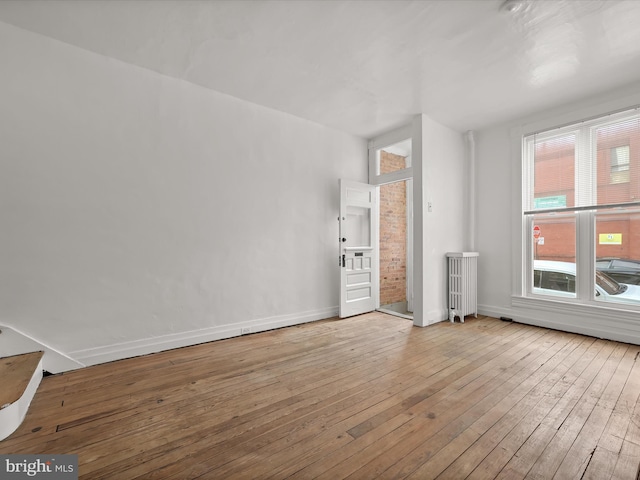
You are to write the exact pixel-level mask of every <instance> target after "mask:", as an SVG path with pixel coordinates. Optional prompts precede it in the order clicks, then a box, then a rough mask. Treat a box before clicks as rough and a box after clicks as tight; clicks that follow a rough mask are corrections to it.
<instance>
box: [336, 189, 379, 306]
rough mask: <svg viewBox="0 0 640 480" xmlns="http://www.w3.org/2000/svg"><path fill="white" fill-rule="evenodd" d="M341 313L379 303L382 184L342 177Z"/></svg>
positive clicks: (340, 240)
mask: <svg viewBox="0 0 640 480" xmlns="http://www.w3.org/2000/svg"><path fill="white" fill-rule="evenodd" d="M338 220H339V221H340V238H339V239H338V241H339V244H340V317H342V318H344V317H350V316H352V315H358V314H360V313H366V312H371V311H373V310H375V309H376V307H377V296H378V282H379V278H378V262H377V257H376V251H375V248H374V247H375V245H376V244H377V242H376V239H377V231H378V230H377V222H378V188H377V187H376V186H374V185H367V184H365V183H358V182H351V181H348V180H340V217H339V218H338Z"/></svg>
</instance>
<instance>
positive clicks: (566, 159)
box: [533, 134, 576, 209]
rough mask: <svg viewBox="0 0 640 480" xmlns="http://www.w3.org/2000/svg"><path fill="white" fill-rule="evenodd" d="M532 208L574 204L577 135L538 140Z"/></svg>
mask: <svg viewBox="0 0 640 480" xmlns="http://www.w3.org/2000/svg"><path fill="white" fill-rule="evenodd" d="M534 148H535V151H534V172H533V178H534V181H533V196H534V198H533V208H534V209H543V208H559V207H573V206H575V152H576V136H575V135H574V134H570V135H564V136H562V137H556V138H551V139H547V140H538V139H536V141H535V147H534Z"/></svg>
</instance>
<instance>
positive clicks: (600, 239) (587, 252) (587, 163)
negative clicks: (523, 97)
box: [522, 111, 640, 306]
mask: <svg viewBox="0 0 640 480" xmlns="http://www.w3.org/2000/svg"><path fill="white" fill-rule="evenodd" d="M523 193H524V197H523V203H524V206H523V217H522V218H523V225H524V228H525V232H531V233H529V234H527V235H525V237H524V242H525V244H524V245H523V252H524V255H525V258H524V259H523V266H524V272H525V276H526V278H528V280H526V282H525V285H526V288H525V290H526V292H525V295H526V296H533V297H540V298H542V297H549V298H552V297H553V298H555V299H558V298H560V299H562V300H565V301H571V302H578V303H585V304H594V305H595V304H599V303H601V302H612V303H614V304H625V306H627V305H640V288H638V286H637V284H636V283H635V280H634V278H637V276H636V277H632V275H636V274H637V272H636V271H630V272H626V276H619V277H613V276H611V270H612V268H613V267H612V265H613V260H614V259H616V261H618V262H619V261H621V260H622V261H624V262H626V263H628V264H631V265H640V241H639V239H640V115H638V112H636V111H633V112H626V113H619V114H615V115H609V116H606V117H602V118H599V119H595V120H589V121H585V122H582V123H580V124H576V125H571V126H567V127H563V128H557V129H553V130H549V131H544V132H540V133H536V134H534V135H530V136H527V137H525V138H524V139H523ZM626 280H628V282H629V283H628V284H627V283H626Z"/></svg>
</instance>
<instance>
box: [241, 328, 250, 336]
mask: <svg viewBox="0 0 640 480" xmlns="http://www.w3.org/2000/svg"><path fill="white" fill-rule="evenodd" d="M247 333H251V327H242V333H241V335H246V334H247Z"/></svg>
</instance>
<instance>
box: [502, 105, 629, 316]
mask: <svg viewBox="0 0 640 480" xmlns="http://www.w3.org/2000/svg"><path fill="white" fill-rule="evenodd" d="M634 118H637V119H640V112H638V108H637V107H633V108H627V109H622V110H621V111H617V112H614V113H610V114H605V115H600V116H594V117H592V118H589V119H587V120H584V121H582V122H573V123H567V124H565V125H564V126H560V127H551V128H541V129H540V130H539V131H537V132H536V131H535V130H534V131H532V132H530V133H525V130H523V129H520V130H519V131H518V130H517V129H516V131H517V136H514V131H513V130H512V141H513V142H514V147H515V142H516V141H518V143H519V149H520V152H521V154H520V162H519V164H520V165H519V166H520V170H519V171H516V172H515V175H518V174H519V179H518V180H519V183H520V188H521V190H520V193H521V208H520V211H519V214H518V221H519V222H520V224H521V229H520V232H519V235H516V236H515V237H517V240H516V241H518V243H519V245H517V249H516V251H515V252H514V266H515V268H514V281H513V282H512V287H513V294H512V305H513V306H527V305H533V304H538V305H544V304H546V303H549V302H550V303H556V302H560V303H563V304H567V307H569V306H571V307H570V308H575V307H586V308H588V309H597V310H607V311H619V312H620V311H624V312H640V306H639V305H633V304H628V303H619V304H618V303H604V302H602V301H599V300H597V295H596V288H595V284H596V278H595V276H596V219H597V213H598V211H599V210H600V208H601V207H596V206H597V194H598V193H597V171H596V166H597V165H596V164H597V153H595V152H597V136H596V134H595V131H596V129H598V128H602V127H605V126H607V125H610V124H615V123H618V122H620V121H622V120H626V119H634ZM571 134H574V135H575V173H574V182H575V199H574V205H575V207H569V208H564V209H563V208H559V209H555V210H557V211H558V212H559V213H560V212H562V211H563V210H564V211H565V212H566V213H569V212H571V211H573V213H574V215H575V222H576V239H575V242H576V243H575V247H576V277H575V281H576V284H575V287H576V297H575V298H566V297H562V298H561V299H559V298H556V297H555V296H552V295H545V294H543V293H538V292H534V289H533V287H534V285H533V283H534V264H533V259H534V255H533V249H534V242H533V241H532V238H531V237H532V231H533V222H534V212H535V213H538V214H542V213H545V212H549V211H553V210H554V209H535V207H534V200H533V199H534V195H533V189H534V182H533V180H534V169H535V161H533V159H534V155H533V153H534V148H535V143H536V141H540V140H541V139H542V140H543V141H545V140H553V139H554V138H561V137H564V136H568V135H571ZM589 153H591V154H589ZM610 161H611V160H610ZM609 168H611V166H609ZM516 170H517V169H516ZM632 205H633V204H632ZM589 207H594V208H589ZM636 208H638V207H636ZM531 302H533V303H531ZM635 314H636V315H637V313H635Z"/></svg>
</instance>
